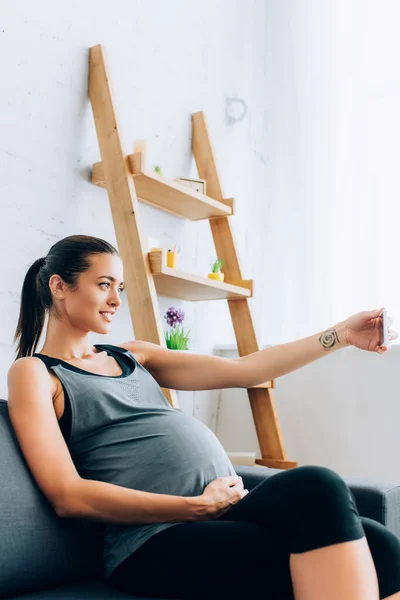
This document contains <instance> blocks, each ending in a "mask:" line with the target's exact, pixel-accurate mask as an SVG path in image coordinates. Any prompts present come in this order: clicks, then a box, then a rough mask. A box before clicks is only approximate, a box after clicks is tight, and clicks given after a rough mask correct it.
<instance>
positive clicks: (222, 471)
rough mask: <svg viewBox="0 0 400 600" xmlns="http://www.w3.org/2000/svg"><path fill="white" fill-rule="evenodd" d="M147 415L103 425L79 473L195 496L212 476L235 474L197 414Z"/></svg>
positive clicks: (120, 483) (179, 412)
mask: <svg viewBox="0 0 400 600" xmlns="http://www.w3.org/2000/svg"><path fill="white" fill-rule="evenodd" d="M148 417H149V418H148V419H144V418H141V419H140V420H138V421H136V422H135V420H132V421H129V422H124V423H118V424H116V425H115V427H117V428H118V431H115V428H114V431H112V430H111V428H107V430H108V431H107V430H105V431H104V432H103V435H102V442H101V443H98V444H96V446H95V447H92V448H91V449H90V451H89V452H85V453H83V454H82V455H81V460H80V466H81V469H82V476H85V474H87V475H89V477H90V479H98V480H100V481H107V482H109V483H114V484H116V485H121V486H123V487H129V488H131V489H138V490H142V491H148V492H154V493H159V494H171V495H178V496H197V495H201V494H202V492H203V490H204V488H205V487H206V485H208V483H210V482H211V481H213V480H214V479H217V477H223V476H228V475H234V474H235V470H234V468H233V466H232V463H231V462H230V460H229V458H228V456H227V454H226V452H225V450H224V448H223V446H222V445H221V443H220V442H219V440H218V438H217V437H216V436H215V435H214V433H213V432H212V431H211V430H210V429H209V428H208V427H207V426H206V425H204V423H202V422H201V421H199V420H198V419H196V418H194V417H191V416H188V415H186V414H185V413H183V412H182V411H177V410H174V411H171V410H168V411H165V412H164V411H160V412H156V413H155V414H154V413H152V414H151V415H150V414H149V415H148ZM117 433H118V435H116V434H117ZM112 434H113V435H112Z"/></svg>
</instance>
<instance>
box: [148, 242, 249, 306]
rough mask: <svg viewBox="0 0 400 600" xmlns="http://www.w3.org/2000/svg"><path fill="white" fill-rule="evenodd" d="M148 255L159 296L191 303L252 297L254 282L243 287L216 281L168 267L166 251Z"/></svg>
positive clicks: (157, 251)
mask: <svg viewBox="0 0 400 600" xmlns="http://www.w3.org/2000/svg"><path fill="white" fill-rule="evenodd" d="M148 255H149V262H150V268H151V271H152V274H153V279H154V284H155V286H156V290H157V294H158V295H159V296H166V297H168V298H180V299H182V300H189V301H199V300H226V299H229V300H235V299H242V298H249V297H251V296H252V281H249V280H244V281H243V286H242V287H240V286H238V285H232V284H230V283H225V282H221V281H215V280H213V279H209V278H208V277H200V276H198V275H192V274H190V273H184V272H183V271H178V269H171V268H170V267H167V266H166V264H165V251H161V250H153V251H152V252H149V253H148ZM236 283H237V282H236Z"/></svg>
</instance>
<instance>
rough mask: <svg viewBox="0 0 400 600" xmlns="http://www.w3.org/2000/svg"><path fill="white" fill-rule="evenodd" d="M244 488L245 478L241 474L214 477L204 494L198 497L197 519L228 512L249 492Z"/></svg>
mask: <svg viewBox="0 0 400 600" xmlns="http://www.w3.org/2000/svg"><path fill="white" fill-rule="evenodd" d="M243 488H244V486H243V479H242V478H241V477H240V476H239V475H232V476H228V477H218V478H217V479H214V481H212V482H211V483H209V484H208V485H207V486H206V487H205V488H204V491H203V493H202V495H201V496H198V497H197V500H198V506H197V510H196V515H197V519H198V520H200V521H201V520H207V519H215V518H217V517H220V516H221V515H223V514H224V513H226V512H227V511H228V510H229V509H230V508H231V506H232V505H233V504H236V503H237V502H239V500H241V499H242V498H243V497H244V496H246V494H248V493H249V491H248V490H245V489H243ZM196 504H197V503H196Z"/></svg>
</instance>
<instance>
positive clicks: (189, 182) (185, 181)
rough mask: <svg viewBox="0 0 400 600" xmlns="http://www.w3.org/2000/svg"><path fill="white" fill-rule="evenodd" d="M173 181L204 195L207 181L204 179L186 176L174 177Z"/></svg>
mask: <svg viewBox="0 0 400 600" xmlns="http://www.w3.org/2000/svg"><path fill="white" fill-rule="evenodd" d="M175 181H177V182H178V183H180V184H181V185H186V186H187V187H190V188H192V190H195V191H196V192H200V194H204V195H206V190H207V181H206V180H205V179H189V178H188V177H176V178H175Z"/></svg>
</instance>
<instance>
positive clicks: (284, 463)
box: [256, 458, 299, 469]
mask: <svg viewBox="0 0 400 600" xmlns="http://www.w3.org/2000/svg"><path fill="white" fill-rule="evenodd" d="M256 465H260V466H261V467H269V468H270V469H295V468H296V467H298V466H299V463H298V462H297V461H294V460H279V459H276V458H256Z"/></svg>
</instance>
